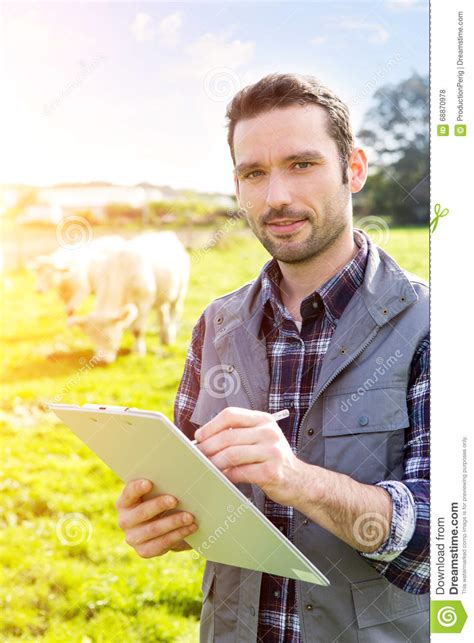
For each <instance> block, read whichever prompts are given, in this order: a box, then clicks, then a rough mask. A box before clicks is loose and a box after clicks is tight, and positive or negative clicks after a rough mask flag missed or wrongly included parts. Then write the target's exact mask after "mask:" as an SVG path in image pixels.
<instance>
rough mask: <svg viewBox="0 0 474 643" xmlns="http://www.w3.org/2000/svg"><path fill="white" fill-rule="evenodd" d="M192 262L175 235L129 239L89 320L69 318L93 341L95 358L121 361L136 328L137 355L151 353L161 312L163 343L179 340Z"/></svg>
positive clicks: (110, 263) (110, 264)
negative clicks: (148, 333) (150, 339)
mask: <svg viewBox="0 0 474 643" xmlns="http://www.w3.org/2000/svg"><path fill="white" fill-rule="evenodd" d="M190 264H191V262H190V259H189V255H188V253H187V252H186V250H185V248H184V246H183V244H182V243H181V241H179V239H178V237H177V236H176V235H175V234H174V232H149V233H144V234H141V235H139V236H137V237H135V238H134V239H132V240H131V241H129V242H128V243H127V244H126V245H125V247H124V248H123V249H122V250H119V251H116V252H114V253H112V254H111V255H110V256H109V257H108V259H107V261H106V262H105V265H104V269H103V273H102V278H101V280H100V283H99V285H98V288H97V294H96V306H95V308H94V310H93V311H92V312H91V313H89V314H88V315H85V316H83V317H73V318H70V319H69V324H70V325H73V324H77V325H78V326H80V327H81V328H82V329H83V330H84V332H85V333H87V335H89V337H90V338H91V340H92V342H93V343H94V345H95V357H96V359H97V360H100V361H102V362H106V363H111V362H113V361H115V359H116V357H117V352H118V349H119V346H120V341H121V339H122V334H123V331H124V330H125V329H126V328H129V327H130V328H131V330H132V332H133V335H134V337H135V344H134V352H136V353H138V354H139V355H144V354H145V353H146V344H145V330H146V325H147V321H148V314H149V312H150V310H151V309H152V308H153V307H154V308H155V309H156V311H157V314H158V321H159V325H160V338H161V342H162V343H163V344H172V343H174V342H175V340H176V332H177V327H178V322H179V319H180V317H181V313H182V310H183V305H184V299H185V296H186V291H187V287H188V281H189V272H190Z"/></svg>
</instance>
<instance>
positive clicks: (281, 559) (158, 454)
mask: <svg viewBox="0 0 474 643" xmlns="http://www.w3.org/2000/svg"><path fill="white" fill-rule="evenodd" d="M48 408H50V409H51V410H52V411H54V413H55V414H56V415H57V416H58V417H59V418H60V419H61V420H62V421H63V422H64V424H66V426H68V427H69V428H70V429H71V430H72V431H73V432H74V433H75V434H76V435H77V436H78V437H79V438H80V439H81V440H82V441H83V442H84V443H85V444H86V445H87V446H88V447H89V448H90V449H91V450H92V451H94V453H96V455H98V456H99V458H100V459H101V460H103V461H104V462H105V464H106V465H107V466H108V467H110V469H112V471H114V472H115V473H116V474H117V475H118V477H119V478H120V479H121V480H123V482H128V481H130V480H134V479H136V478H147V479H149V480H151V481H152V482H153V488H152V490H151V491H150V492H149V493H147V494H146V495H145V496H144V498H145V499H147V498H151V497H153V496H156V495H158V494H161V493H169V494H171V495H173V496H175V497H176V499H177V500H178V505H177V506H176V508H175V509H174V510H173V511H189V512H190V513H192V514H193V515H194V516H195V519H196V523H197V525H198V529H197V531H195V532H194V533H193V534H191V535H189V536H187V537H186V538H185V541H186V542H187V543H188V544H189V545H190V546H191V547H193V549H195V550H196V551H197V552H199V553H200V554H201V555H202V556H203V557H204V558H206V559H207V560H210V561H214V562H217V563H224V564H226V565H233V566H236V567H244V568H246V569H251V570H255V571H258V572H265V573H267V574H274V575H277V576H284V577H286V578H293V579H295V580H300V581H304V582H308V583H313V584H315V585H329V581H328V579H327V578H326V577H325V576H324V574H323V573H322V572H321V571H319V569H317V567H316V566H315V565H314V564H313V563H312V562H311V561H310V560H309V559H308V558H306V556H304V555H303V554H302V553H301V552H300V551H299V549H297V547H295V545H294V544H293V543H292V542H291V541H290V540H289V539H288V538H286V537H285V536H284V535H283V534H282V533H281V532H280V531H279V530H278V529H277V528H276V527H275V525H273V524H272V523H271V522H270V520H268V518H267V517H266V516H265V515H264V514H263V513H262V512H261V511H259V510H258V509H257V507H256V506H255V505H254V504H253V503H252V502H251V500H250V499H249V498H247V497H246V496H245V495H244V494H243V493H242V492H241V491H240V490H239V489H238V488H237V487H236V486H235V485H234V484H232V483H231V482H230V481H229V480H228V479H227V478H226V477H225V475H224V474H223V473H222V472H221V471H220V470H219V469H218V468H217V467H216V466H215V465H214V464H213V463H212V462H211V461H210V460H209V459H208V458H207V457H206V456H205V455H204V454H203V453H201V451H200V450H199V449H198V448H197V447H196V446H195V445H194V444H193V442H192V441H191V440H190V439H189V438H188V437H187V436H186V435H184V433H182V431H180V430H179V429H178V427H176V426H175V425H174V424H173V423H172V422H171V421H170V420H169V419H168V418H167V417H166V416H165V415H163V414H162V413H159V412H156V411H145V410H140V409H136V408H131V407H123V406H107V405H97V404H84V405H83V406H80V405H73V404H48Z"/></svg>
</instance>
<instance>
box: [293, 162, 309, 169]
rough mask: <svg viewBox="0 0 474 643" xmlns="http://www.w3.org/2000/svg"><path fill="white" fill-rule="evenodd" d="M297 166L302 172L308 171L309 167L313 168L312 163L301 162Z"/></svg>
mask: <svg viewBox="0 0 474 643" xmlns="http://www.w3.org/2000/svg"><path fill="white" fill-rule="evenodd" d="M295 165H297V166H299V167H298V169H300V170H306V169H307V168H308V167H311V166H312V165H313V164H312V163H311V161H300V162H299V163H295ZM301 166H303V167H301Z"/></svg>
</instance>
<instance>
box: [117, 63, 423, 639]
mask: <svg viewBox="0 0 474 643" xmlns="http://www.w3.org/2000/svg"><path fill="white" fill-rule="evenodd" d="M227 117H228V122H229V131H228V142H229V145H230V150H231V154H232V159H233V161H234V168H235V188H236V193H237V197H238V199H239V203H240V205H241V207H242V208H243V209H244V211H245V212H246V216H247V219H248V222H249V225H250V227H251V229H252V231H253V232H254V234H255V235H256V236H257V238H258V239H259V240H260V241H261V243H262V244H263V245H264V246H265V248H266V249H267V250H268V251H269V252H270V254H271V255H272V257H273V259H272V260H270V261H269V262H267V263H266V264H265V266H264V267H263V269H262V271H261V272H260V274H259V275H258V277H257V278H256V279H255V280H254V281H252V282H250V283H248V284H245V285H244V286H242V288H240V289H238V290H237V291H234V292H231V293H229V294H227V295H224V296H223V297H220V298H218V299H216V300H215V301H213V302H211V304H209V306H208V307H207V308H206V310H205V311H204V312H203V314H202V315H201V317H200V318H199V320H198V322H197V324H196V326H195V327H194V330H193V337H192V342H191V345H190V348H189V350H188V354H187V357H186V364H185V370H184V374H183V378H182V380H181V383H180V386H179V390H178V393H177V397H176V402H175V423H176V424H177V425H178V426H179V427H180V428H181V430H183V431H184V432H185V433H186V434H187V435H188V436H189V437H195V438H196V439H197V441H198V445H199V448H200V449H201V450H202V452H203V453H204V454H205V455H206V456H207V457H209V458H210V460H211V461H212V462H213V463H214V464H215V465H216V466H217V467H219V469H221V470H222V471H223V472H224V473H225V475H226V476H227V477H228V479H229V480H231V481H232V482H233V483H235V484H237V485H238V486H239V488H240V489H241V490H242V491H243V492H244V493H245V494H246V496H247V497H249V498H250V499H251V500H252V501H253V502H254V503H255V504H256V505H257V506H258V507H259V508H260V509H261V510H262V511H263V512H264V513H265V514H266V515H267V516H268V518H269V519H270V520H271V521H272V522H273V523H274V524H275V525H276V526H277V527H278V528H279V529H280V530H281V531H282V532H283V533H284V534H285V535H286V536H287V537H288V538H290V539H291V540H292V541H293V542H294V543H295V545H296V546H297V547H298V548H299V549H300V550H301V551H302V552H303V553H304V554H305V555H306V556H307V557H308V558H309V559H310V560H312V561H313V562H314V563H315V564H316V565H317V566H318V567H319V568H320V569H321V570H322V571H323V573H324V574H325V575H326V576H327V577H328V578H329V580H330V582H331V585H330V587H319V586H315V585H312V584H310V583H304V582H299V581H294V580H290V579H285V578H282V577H278V576H271V575H267V574H261V573H257V572H253V571H249V570H245V569H240V568H236V567H232V566H229V565H222V564H216V563H212V562H207V564H206V569H205V572H204V578H203V594H204V597H203V610H202V614H201V640H206V641H210V640H215V641H219V642H220V641H238V642H239V643H241V642H242V641H249V642H250V641H255V640H262V641H270V642H273V641H275V642H277V641H278V642H284V643H286V642H288V641H311V642H312V641H321V642H322V643H326V642H327V641H354V642H355V641H365V642H372V641H374V642H375V641H376V642H377V643H380V642H383V641H407V640H409V641H427V640H429V628H428V605H429V596H428V593H427V592H428V577H429V565H428V554H429V482H428V475H429V462H428V408H429V407H428V384H429V379H428V377H429V373H428V348H429V343H428V330H429V325H428V294H427V287H426V284H424V283H423V282H422V281H421V280H420V279H418V278H417V277H415V276H414V275H410V274H408V273H406V272H405V271H403V270H402V269H401V268H400V267H399V266H398V265H397V264H396V263H395V261H394V260H393V259H392V258H391V257H389V256H388V255H387V254H386V253H385V252H384V251H382V250H381V249H379V248H377V247H376V246H374V244H373V243H372V242H371V240H370V239H369V238H368V237H367V235H366V234H365V233H363V232H362V231H360V230H357V229H356V230H354V229H353V227H352V201H351V194H352V193H355V192H358V191H359V190H361V189H362V187H363V185H364V182H365V180H366V177H367V160H366V156H365V154H364V151H363V150H362V149H361V148H357V147H355V144H354V138H353V134H352V131H351V125H350V119H349V114H348V110H347V107H346V106H345V105H344V103H342V102H341V101H340V100H339V99H338V98H337V96H335V95H334V93H333V92H332V91H331V90H329V89H328V88H326V87H323V86H322V85H321V84H320V83H319V82H318V81H317V80H316V79H314V78H312V77H308V76H304V77H302V76H298V75H294V74H273V75H270V76H267V77H265V78H263V79H262V80H260V81H259V82H258V83H256V84H255V85H252V86H249V87H246V88H244V89H243V90H242V91H240V92H239V93H238V94H237V95H236V96H235V97H234V99H233V101H232V102H231V103H230V105H229V106H228V110H227ZM216 378H217V379H216ZM223 382H225V383H226V390H225V397H223V395H222V384H223ZM216 387H220V388H219V389H217V388H216ZM283 408H288V409H289V411H290V416H289V417H288V418H287V419H285V420H282V421H280V422H279V424H277V423H276V422H275V420H274V419H273V418H272V417H271V415H270V414H271V413H273V412H275V411H278V410H281V409H283ZM199 427H200V428H199ZM197 429H198V430H197ZM229 429H232V430H229ZM140 484H144V485H145V486H143V487H140ZM147 484H149V483H146V482H144V483H142V482H140V481H136V482H131V483H129V484H128V485H127V486H126V487H125V489H124V492H123V494H122V496H121V497H120V499H119V500H118V502H117V506H118V508H119V514H120V517H119V524H120V525H121V527H122V528H123V529H124V531H125V533H126V538H127V542H128V543H129V544H130V545H132V546H133V547H134V548H135V549H136V551H137V552H138V553H139V554H140V555H141V556H143V557H146V558H147V557H150V556H157V555H162V554H164V553H166V552H167V551H169V550H174V551H180V550H183V549H186V548H188V546H187V545H186V543H185V542H184V541H183V538H184V537H186V535H189V534H190V533H192V532H193V531H194V530H195V529H196V528H197V526H196V524H195V523H194V522H193V517H192V516H190V515H186V514H184V512H178V513H177V514H175V515H174V516H168V517H160V514H161V512H163V511H164V510H165V508H169V507H171V506H173V504H166V503H165V500H167V499H168V497H167V496H160V497H158V498H155V499H153V500H147V501H144V502H141V496H142V495H143V494H144V493H145V492H146V491H147V490H149V488H150V487H149V486H146V485H147ZM175 502H176V501H175ZM185 519H187V521H186V522H185Z"/></svg>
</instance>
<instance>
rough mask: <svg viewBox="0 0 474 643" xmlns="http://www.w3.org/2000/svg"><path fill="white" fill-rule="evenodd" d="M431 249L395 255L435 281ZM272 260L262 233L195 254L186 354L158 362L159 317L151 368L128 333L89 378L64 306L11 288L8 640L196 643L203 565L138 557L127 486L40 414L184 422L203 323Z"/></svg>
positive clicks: (21, 276) (413, 234)
mask: <svg viewBox="0 0 474 643" xmlns="http://www.w3.org/2000/svg"><path fill="white" fill-rule="evenodd" d="M376 240H377V239H376ZM428 244H429V239H428V231H427V230H425V229H410V230H404V229H392V230H391V231H390V235H389V239H388V242H387V244H386V245H384V249H385V250H387V251H388V252H389V253H390V254H391V255H392V256H393V257H394V258H395V259H396V260H397V261H398V262H399V263H400V264H401V265H402V266H403V267H404V268H406V269H407V270H410V271H411V272H415V273H417V274H419V275H420V276H421V277H424V278H427V277H428V263H429V259H428ZM267 259H268V255H267V253H266V251H265V250H264V249H263V248H262V247H261V246H260V244H259V243H258V242H257V241H256V240H255V239H254V238H253V237H251V236H242V235H238V237H233V236H232V234H230V235H228V236H225V237H223V238H222V239H221V240H220V243H219V245H218V246H217V247H215V248H212V249H210V250H208V251H206V252H202V251H201V252H199V253H196V254H195V261H193V265H192V277H191V285H190V289H189V294H188V298H187V301H186V310H185V319H184V321H183V324H182V327H181V330H180V333H179V337H178V342H177V344H176V345H175V346H172V347H167V348H166V349H165V350H163V349H160V350H158V352H157V353H154V352H152V351H154V350H156V349H158V348H159V347H158V336H157V329H156V323H155V320H153V323H152V324H151V326H150V329H149V333H148V335H147V342H148V348H149V353H148V354H147V356H146V357H145V358H141V359H140V358H138V357H136V356H135V355H133V354H129V350H130V346H131V337H130V336H129V335H128V334H127V335H126V336H125V337H124V341H123V349H122V350H121V354H120V356H119V358H118V360H117V362H116V363H115V364H113V365H111V366H109V367H95V368H91V369H89V368H88V362H89V360H90V358H91V357H92V349H91V346H90V345H89V342H88V340H87V338H86V336H85V335H83V334H82V333H81V331H80V330H79V329H77V328H68V327H67V326H66V324H65V315H64V312H63V307H62V306H61V304H60V302H59V301H58V300H57V299H56V297H55V296H54V295H53V294H51V295H50V296H48V297H45V296H42V295H38V294H36V293H35V292H34V290H33V286H34V279H33V277H32V275H30V274H27V273H26V272H19V273H15V274H11V275H9V276H8V277H7V278H6V279H5V280H4V284H3V291H2V309H3V310H2V354H3V356H4V358H3V373H2V405H1V409H2V411H1V413H2V415H1V417H0V419H1V425H0V450H1V453H2V459H1V462H0V497H1V501H0V640H5V641H18V640H27V641H31V640H42V641H68V642H69V641H71V642H76V641H77V642H78V643H89V642H92V641H94V642H95V641H97V642H102V641H103V642H105V641H107V642H110V641H120V642H123V641H127V642H129V641H137V642H138V641H139V642H148V641H149V642H152V641H153V642H154V641H182V642H184V641H197V640H198V625H199V623H198V619H199V613H200V606H201V592H200V583H201V574H202V570H203V566H204V561H203V560H202V559H199V560H195V559H194V557H193V556H192V555H191V554H190V552H180V553H176V554H173V553H171V554H167V555H166V556H164V557H162V558H157V559H152V560H143V559H141V558H139V557H138V556H137V555H136V554H135V553H134V551H133V550H132V549H131V548H130V547H128V545H127V544H126V543H125V542H124V539H123V537H122V532H121V531H120V530H119V528H118V526H117V520H116V511H115V500H116V498H117V497H118V495H119V493H120V491H121V488H122V483H121V482H120V481H119V480H118V479H117V478H116V477H115V475H114V474H112V473H111V472H110V471H109V470H108V469H107V468H106V467H105V465H103V464H102V463H101V461H100V460H98V459H97V458H96V457H95V456H94V455H93V454H91V452H90V451H89V450H88V449H87V448H86V447H85V446H83V445H82V443H80V442H79V441H78V440H77V439H76V438H75V437H74V436H72V435H71V433H70V432H69V431H68V430H67V429H66V428H65V427H64V426H63V425H61V424H59V423H56V422H55V421H54V418H52V417H51V416H49V415H47V414H45V413H44V412H43V411H42V405H43V404H44V402H46V401H52V400H54V399H56V400H57V401H62V402H71V403H78V404H83V403H86V402H99V401H100V402H106V403H110V404H121V405H126V406H135V407H141V408H146V409H159V410H160V411H162V412H164V413H165V414H167V415H168V417H172V413H173V401H174V396H175V392H176V389H177V386H178V384H179V380H180V378H181V374H182V369H183V364H184V358H185V354H186V349H187V346H188V343H189V340H190V336H191V329H192V326H193V324H194V322H195V321H196V319H197V318H198V316H199V315H200V313H201V312H202V310H203V309H204V307H205V306H206V305H207V304H208V303H209V302H210V301H211V300H212V299H214V298H215V297H217V296H219V295H222V294H223V293H225V292H228V291H230V290H233V289H235V288H237V287H239V286H240V285H242V284H243V283H245V282H247V281H249V280H250V279H253V278H254V277H255V276H256V275H257V274H258V271H259V269H260V267H261V266H262V265H263V263H264V262H265V261H266V260H267ZM90 305H91V301H88V302H85V303H84V310H86V309H87V307H88V306H90ZM70 514H77V515H76V516H74V515H72V516H71V515H70Z"/></svg>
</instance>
